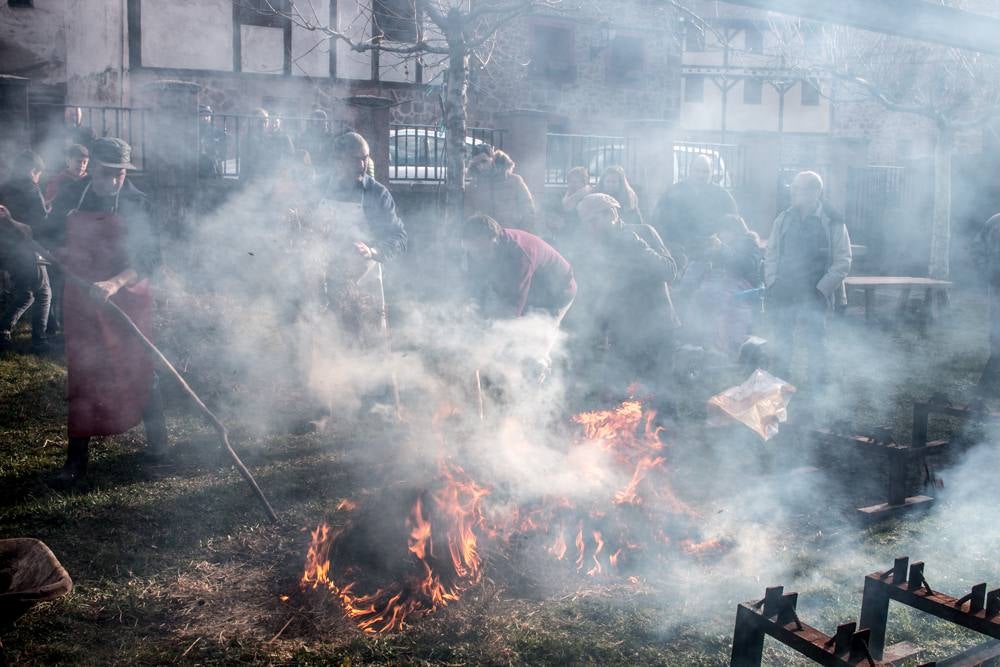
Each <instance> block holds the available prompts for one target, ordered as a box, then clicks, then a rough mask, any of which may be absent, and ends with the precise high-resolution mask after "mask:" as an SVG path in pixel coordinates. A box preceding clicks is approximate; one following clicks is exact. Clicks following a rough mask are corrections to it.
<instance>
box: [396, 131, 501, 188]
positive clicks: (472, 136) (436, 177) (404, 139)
mask: <svg viewBox="0 0 1000 667" xmlns="http://www.w3.org/2000/svg"><path fill="white" fill-rule="evenodd" d="M503 135H504V130H495V129H491V128H485V127H470V128H467V129H466V135H465V145H466V148H471V147H472V146H475V145H477V144H489V145H490V146H493V147H494V148H503ZM446 138H447V137H446V135H445V132H444V130H442V129H441V128H440V127H437V126H434V125H403V124H392V125H390V126H389V180H390V181H431V182H435V181H443V180H444V179H445V177H446V176H447V175H448V166H447V141H446Z"/></svg>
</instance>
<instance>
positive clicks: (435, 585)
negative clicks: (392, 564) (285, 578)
mask: <svg viewBox="0 0 1000 667" xmlns="http://www.w3.org/2000/svg"><path fill="white" fill-rule="evenodd" d="M441 470H442V479H443V484H442V486H441V488H440V489H438V490H436V491H435V492H433V493H431V494H430V500H431V503H430V507H428V508H425V507H424V502H423V500H422V499H421V498H420V497H418V498H417V499H416V500H415V501H414V503H413V507H412V508H411V510H410V513H409V515H408V516H407V518H406V521H405V525H406V528H407V530H408V531H409V534H408V537H407V548H408V551H409V553H410V554H411V556H412V558H414V560H415V561H416V563H418V564H419V566H420V567H419V568H418V570H419V572H420V574H419V575H410V576H406V577H403V578H401V580H400V581H395V582H393V583H392V584H391V585H389V586H388V587H386V588H378V589H376V590H375V591H374V592H371V593H362V592H359V591H358V589H359V588H360V587H361V583H360V582H358V581H349V582H347V583H339V582H337V581H335V579H334V578H333V577H332V576H331V573H332V572H333V566H332V564H331V559H330V550H331V547H332V546H333V544H334V542H335V541H336V540H337V538H338V537H339V536H340V535H341V534H343V531H333V530H331V529H330V526H329V524H327V523H326V522H323V523H321V524H320V525H319V526H318V527H317V528H316V530H314V531H311V532H310V536H311V543H310V545H309V550H308V551H307V553H306V565H305V571H304V572H303V574H302V579H301V581H300V586H301V588H302V589H303V590H305V589H307V588H312V589H318V588H320V587H324V588H326V589H328V590H329V591H330V592H331V593H332V594H333V595H334V596H335V597H336V598H337V599H338V600H339V601H340V604H341V606H342V607H343V609H344V613H345V614H346V616H347V617H348V618H350V619H351V620H353V621H354V623H355V624H356V625H357V626H358V628H359V629H361V630H362V631H364V632H366V633H371V634H375V633H383V632H393V631H397V630H402V629H403V628H405V627H406V625H407V619H408V618H409V617H411V616H413V615H417V616H423V615H426V614H429V613H432V612H433V611H435V610H436V609H439V608H441V607H444V606H446V605H447V604H448V603H449V602H454V601H455V600H458V599H459V597H460V594H461V592H462V591H463V590H464V589H466V588H468V587H469V586H471V585H472V584H474V583H476V582H477V581H479V579H480V577H481V576H482V558H481V557H480V555H479V547H478V540H477V534H476V533H477V530H478V529H479V528H480V527H481V524H482V521H483V514H482V507H481V505H482V499H483V498H484V497H485V496H486V495H487V494H488V493H489V491H488V490H487V489H486V488H485V487H482V486H480V485H478V484H476V483H475V482H474V481H472V480H471V479H469V478H468V476H467V475H466V474H465V473H464V471H462V470H461V468H458V467H457V466H447V465H442V467H441ZM435 542H439V543H443V544H445V545H446V546H447V550H448V554H449V558H448V559H447V560H446V561H444V560H442V559H440V558H438V557H436V555H435V548H434V545H435ZM348 571H350V570H349V568H346V569H345V572H343V573H341V574H342V575H345V574H347V572H348Z"/></svg>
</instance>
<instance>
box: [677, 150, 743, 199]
mask: <svg viewBox="0 0 1000 667" xmlns="http://www.w3.org/2000/svg"><path fill="white" fill-rule="evenodd" d="M699 155H705V156H707V157H708V158H709V159H711V161H712V170H713V174H712V175H713V179H714V181H715V182H716V183H718V184H719V185H721V186H722V187H724V188H726V189H731V188H738V187H740V186H742V185H743V183H744V181H745V174H744V171H743V169H744V167H743V148H742V146H737V145H735V144H712V143H704V142H698V141H676V142H674V182H675V183H676V182H678V181H682V180H684V179H685V178H687V175H688V170H689V169H690V167H691V162H692V161H693V160H694V159H695V158H696V157H698V156H699Z"/></svg>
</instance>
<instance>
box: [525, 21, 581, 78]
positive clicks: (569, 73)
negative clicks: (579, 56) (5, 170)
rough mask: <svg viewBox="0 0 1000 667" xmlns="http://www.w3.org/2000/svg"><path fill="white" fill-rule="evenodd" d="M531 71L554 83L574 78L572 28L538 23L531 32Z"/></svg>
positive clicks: (574, 64) (573, 38)
mask: <svg viewBox="0 0 1000 667" xmlns="http://www.w3.org/2000/svg"><path fill="white" fill-rule="evenodd" d="M531 38H532V39H531V71H532V72H533V73H534V74H535V75H536V76H538V77H541V78H544V79H548V80H549V81H552V82H555V83H569V82H571V81H573V80H574V79H575V78H576V53H575V48H576V47H575V43H574V42H575V35H574V33H573V27H572V26H567V25H555V24H547V23H538V24H535V25H534V26H532V30H531Z"/></svg>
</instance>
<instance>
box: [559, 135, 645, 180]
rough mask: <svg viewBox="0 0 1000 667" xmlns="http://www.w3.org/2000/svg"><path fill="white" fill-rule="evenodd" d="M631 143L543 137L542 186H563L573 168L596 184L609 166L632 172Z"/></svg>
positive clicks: (599, 138) (616, 139)
mask: <svg viewBox="0 0 1000 667" xmlns="http://www.w3.org/2000/svg"><path fill="white" fill-rule="evenodd" d="M631 142H632V140H631V139H629V138H627V137H606V136H597V135H589V134H553V133H550V134H548V135H546V142H545V185H566V174H567V173H569V171H570V170H571V169H573V168H574V167H584V168H586V170H587V171H588V172H589V174H590V180H591V182H592V183H596V182H597V180H598V179H599V178H600V176H601V174H602V173H603V172H604V170H605V169H607V168H608V167H612V166H619V167H624V168H625V171H626V172H628V173H632V172H633V171H634V169H633V167H634V166H635V165H634V159H635V157H634V154H633V150H632V145H631Z"/></svg>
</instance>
